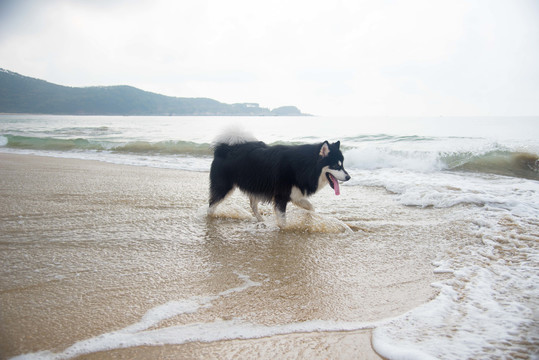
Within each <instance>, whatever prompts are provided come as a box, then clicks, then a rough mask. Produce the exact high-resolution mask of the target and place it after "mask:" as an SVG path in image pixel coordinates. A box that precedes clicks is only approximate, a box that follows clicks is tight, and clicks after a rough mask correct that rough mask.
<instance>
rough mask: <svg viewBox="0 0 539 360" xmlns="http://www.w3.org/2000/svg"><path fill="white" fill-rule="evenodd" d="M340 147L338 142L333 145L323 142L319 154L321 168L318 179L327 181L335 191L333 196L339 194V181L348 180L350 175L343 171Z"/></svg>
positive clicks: (342, 157)
mask: <svg viewBox="0 0 539 360" xmlns="http://www.w3.org/2000/svg"><path fill="white" fill-rule="evenodd" d="M340 147H341V142H340V141H337V142H336V143H333V144H330V143H329V142H327V141H324V143H322V146H321V147H320V153H319V161H320V165H321V166H322V173H321V174H320V177H321V179H324V177H325V178H326V179H327V181H328V182H329V186H331V188H332V189H333V190H335V195H339V194H340V189H339V181H348V180H350V175H348V173H347V172H346V170H344V163H343V162H344V156H343V155H342V152H341V150H340Z"/></svg>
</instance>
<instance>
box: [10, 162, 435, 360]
mask: <svg viewBox="0 0 539 360" xmlns="http://www.w3.org/2000/svg"><path fill="white" fill-rule="evenodd" d="M0 165H1V168H2V172H3V176H2V180H1V181H0V184H1V185H2V186H1V188H0V195H1V196H2V198H3V199H5V200H4V201H5V206H4V209H3V210H1V211H0V217H1V219H2V222H3V223H4V225H5V226H6V230H7V231H6V232H5V233H4V235H2V237H1V238H0V251H1V252H2V256H3V258H6V259H8V261H7V262H6V263H5V264H4V265H3V266H2V269H1V271H2V276H3V278H4V279H5V280H4V284H3V286H2V288H1V289H0V305H1V306H0V309H2V313H3V314H2V318H3V319H5V321H4V324H2V325H0V334H1V336H0V338H1V339H3V340H0V353H2V354H4V355H3V356H2V357H3V358H9V357H12V356H16V355H20V354H24V353H31V352H36V351H43V350H51V351H54V352H61V351H63V349H65V348H67V347H69V346H71V345H73V344H74V343H76V342H78V341H82V340H85V339H89V338H93V337H96V336H99V335H100V334H106V333H109V332H111V331H114V330H118V329H121V328H125V327H127V326H130V325H132V324H135V323H136V322H137V321H140V319H141V318H142V317H143V316H144V314H145V313H147V312H148V311H149V310H150V309H152V308H154V307H155V306H156V305H159V304H166V303H167V302H170V301H178V299H186V298H191V297H193V296H195V297H196V296H209V295H211V294H219V293H223V292H226V291H229V290H227V289H231V288H235V286H237V278H236V275H234V274H238V273H241V274H244V273H248V274H247V275H248V276H249V277H250V278H251V279H252V281H254V282H257V283H260V284H261V285H260V286H257V287H255V288H253V289H249V290H248V291H245V292H244V293H239V294H235V295H234V296H233V299H228V298H223V299H218V300H215V304H212V306H211V307H207V308H205V307H204V306H202V307H201V309H200V310H198V311H196V312H194V313H192V314H186V315H182V316H181V317H179V318H173V317H171V318H170V319H168V320H166V321H165V322H164V323H163V324H160V325H159V327H162V326H165V329H167V328H168V327H171V328H174V326H176V327H178V326H179V327H181V326H185V325H186V324H187V325H188V324H189V323H190V322H196V323H212V321H215V319H224V320H225V321H226V320H227V319H235V318H237V317H241V318H244V320H245V321H247V322H248V323H253V324H257V323H259V324H264V325H267V326H280V325H282V324H290V323H295V322H303V321H310V320H318V319H319V320H328V321H333V320H336V321H364V322H365V323H367V322H370V323H372V322H377V321H380V320H382V319H387V318H392V317H394V316H398V315H400V314H403V313H405V312H407V311H408V310H410V309H413V308H415V307H417V306H419V305H421V304H422V303H425V302H427V301H429V300H430V299H432V298H433V297H434V296H435V295H436V290H435V289H433V288H432V287H431V286H430V284H431V283H432V282H434V281H436V280H440V279H441V278H443V277H444V275H442V276H440V275H436V274H434V273H433V271H432V266H431V264H430V263H427V264H415V265H414V267H413V268H411V266H412V265H411V264H414V263H415V262H417V261H415V260H414V259H411V260H410V259H408V257H409V255H410V254H412V253H410V254H406V258H404V260H403V261H405V262H406V263H400V264H399V262H395V261H394V257H395V255H394V254H393V255H392V256H393V257H386V256H385V255H384V254H380V255H377V253H376V251H377V250H375V248H376V246H379V244H376V243H371V242H369V241H367V240H368V238H369V237H373V238H374V239H379V240H378V241H387V240H384V235H383V234H382V235H378V234H377V233H376V231H377V230H376V229H377V227H378V226H379V225H378V224H377V223H376V222H372V221H371V222H368V221H367V220H364V221H363V222H365V223H366V224H367V228H366V226H365V225H364V224H359V225H358V224H353V223H349V224H350V226H351V228H352V229H354V227H353V226H355V227H356V228H355V229H354V232H355V234H358V233H362V234H361V237H360V238H353V237H352V238H351V237H350V236H347V235H331V233H328V234H325V233H318V231H319V230H317V229H318V228H317V229H316V231H315V230H313V231H314V232H312V231H311V232H307V233H305V232H304V231H300V232H298V231H297V230H294V231H291V232H287V231H285V232H279V231H277V230H274V229H273V228H272V227H271V221H272V220H271V218H272V217H271V213H269V214H268V210H266V212H263V215H264V216H265V218H266V219H267V220H266V222H267V223H268V224H267V225H264V226H263V227H260V225H257V223H255V222H253V220H252V216H251V215H250V214H249V213H248V212H247V213H245V211H244V210H242V209H240V208H239V207H241V206H244V205H245V207H248V204H247V203H248V201H245V198H244V197H241V195H239V194H235V195H234V196H233V198H232V200H231V201H232V203H233V205H231V206H230V207H229V208H226V207H225V209H224V210H223V211H224V214H221V215H219V216H218V217H217V218H216V219H207V218H206V217H205V215H203V214H202V212H203V211H204V210H203V209H204V208H205V204H206V198H207V182H208V179H207V173H202V172H190V171H184V170H173V169H160V168H150V167H138V166H131V165H118V164H111V163H106V162H100V161H96V160H79V159H66V158H54V157H46V156H43V157H42V156H34V155H19V154H7V153H0ZM346 191H347V192H349V193H352V192H358V196H359V195H361V196H362V198H364V199H366V200H364V201H369V202H371V203H372V204H378V203H379V204H378V206H379V207H380V211H383V210H384V206H393V207H395V205H394V204H393V205H391V202H388V200H387V199H386V197H387V194H386V193H385V192H384V191H381V190H379V189H378V190H376V189H363V188H360V187H357V188H356V187H347V188H346ZM330 195H331V194H329V193H328V194H323V195H322V197H320V198H317V203H318V204H325V203H328V202H333V201H334V199H333V197H330ZM235 196H237V198H238V200H237V201H236V200H235ZM343 206H346V204H344V205H343ZM320 208H321V209H323V207H320ZM413 211H416V210H413ZM419 211H420V210H419ZM290 213H291V218H292V219H294V216H299V217H300V218H298V219H299V220H298V221H302V220H301V219H302V218H301V216H304V215H303V213H301V212H298V211H296V210H292V209H291V212H290ZM315 219H318V218H315ZM321 219H322V221H324V220H323V219H324V213H323V212H322V215H321ZM369 221H370V220H369ZM292 222H293V221H292ZM192 227H195V228H196V229H194V230H193V229H192ZM242 227H244V228H242ZM369 227H370V228H369ZM365 228H366V229H365ZM363 229H365V230H363ZM253 231H254V233H253ZM398 231H399V233H400V230H398ZM253 234H254V235H253ZM353 236H356V237H357V236H358V235H353ZM236 238H237V239H238V240H237V241H236V240H233V239H236ZM358 239H359V240H358ZM360 240H361V241H365V242H364V243H361V244H360V243H358V241H360ZM341 243H342V244H341ZM341 246H345V247H342V248H341ZM349 246H361V247H364V248H365V251H366V252H367V253H369V254H371V258H365V259H354V258H353V257H352V258H350V259H348V260H347V261H353V262H355V265H354V266H355V268H357V269H358V270H355V271H351V270H350V264H349V263H346V262H342V261H343V259H342V256H343V255H337V254H343V253H342V252H343V251H344V250H346V249H347V247H349ZM333 248H334V249H333ZM328 249H329V250H330V251H329V253H328V254H331V253H332V252H333V251H336V253H335V255H333V256H334V258H333V259H331V258H327V259H326V258H318V257H313V258H311V257H310V255H308V254H310V253H312V251H322V253H323V254H325V253H326V252H327V251H328ZM369 249H371V250H369ZM387 249H388V250H389V251H390V254H392V251H393V250H392V248H391V247H388V248H387ZM403 251H410V250H406V249H405V250H403ZM414 251H416V250H415V249H414ZM417 251H419V250H417ZM324 256H325V255H324ZM414 256H417V258H422V257H423V256H424V255H422V254H419V255H414ZM428 256H432V255H428ZM384 259H385V260H384ZM305 261H308V262H306V263H305ZM312 261H315V262H314V263H312V264H311V263H310V262H312ZM275 262H276V263H275ZM340 262H342V264H341V263H340ZM276 264H277V266H276ZM305 266H307V268H305ZM311 267H312V268H311ZM306 269H311V270H309V271H312V270H315V271H316V273H314V274H310V273H309V272H306ZM359 269H361V270H359ZM358 271H359V272H360V273H361V276H360V277H357V272H358ZM336 273H341V274H344V275H341V277H342V276H344V278H342V279H339V278H336V277H335V276H336V275H335V274H336ZM311 284H312V285H311ZM316 284H326V285H325V286H327V287H328V288H327V289H326V288H320V287H319V286H320V285H316ZM313 286H315V287H313ZM350 287H352V289H351V290H353V291H352V292H350V291H351V290H350V289H348V288H350ZM356 288H357V290H354V289H356ZM354 294H355V295H354ZM350 296H354V297H352V298H349V297H350ZM359 298H360V299H361V301H359V300H358V299H359ZM261 299H264V300H263V301H261ZM231 301H233V302H231ZM358 301H359V302H358ZM363 306H364V307H365V308H362V307H363ZM289 309H290V310H289ZM355 317H357V319H356V318H355ZM51 324H54V325H53V326H52V327H51ZM81 325H82V326H81ZM372 330H373V329H372V328H368V329H363V330H354V331H337V332H335V331H329V332H318V331H307V332H293V333H290V334H277V335H272V336H269V337H261V338H255V337H253V338H250V339H233V340H219V341H213V342H188V343H185V344H182V345H163V346H145V347H140V346H138V347H130V348H126V349H119V348H118V349H110V350H108V351H107V352H105V353H103V352H96V353H90V354H86V355H82V357H81V358H84V359H94V358H95V359H97V358H103V357H106V358H113V357H129V358H148V357H153V358H165V359H166V358H174V357H177V356H178V354H179V353H182V356H183V355H185V356H186V357H188V358H205V357H208V356H212V354H213V356H215V355H216V354H220V356H221V355H222V356H223V357H225V358H226V357H228V358H230V357H234V356H244V357H245V356H247V357H248V356H249V355H253V356H254V355H256V356H257V357H260V358H275V357H282V358H293V357H302V358H306V357H310V358H319V359H322V358H327V357H332V358H339V359H348V358H363V359H380V356H379V355H378V354H377V353H376V352H375V351H374V350H373V348H372V343H371V336H372Z"/></svg>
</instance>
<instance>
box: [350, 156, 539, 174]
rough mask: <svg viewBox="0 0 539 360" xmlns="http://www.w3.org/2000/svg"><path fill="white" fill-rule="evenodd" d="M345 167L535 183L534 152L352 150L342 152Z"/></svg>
mask: <svg viewBox="0 0 539 360" xmlns="http://www.w3.org/2000/svg"><path fill="white" fill-rule="evenodd" d="M344 155H345V159H346V160H345V162H346V165H347V167H348V168H350V169H357V170H376V169H387V168H398V169H404V170H411V171H421V172H433V171H442V170H449V171H461V172H473V173H484V174H496V175H504V176H512V177H519V178H525V179H532V180H539V156H538V155H537V154H534V153H529V152H520V151H511V150H489V151H485V152H471V151H462V152H438V151H414V150H394V149H387V148H365V149H352V150H349V151H347V152H345V154H344Z"/></svg>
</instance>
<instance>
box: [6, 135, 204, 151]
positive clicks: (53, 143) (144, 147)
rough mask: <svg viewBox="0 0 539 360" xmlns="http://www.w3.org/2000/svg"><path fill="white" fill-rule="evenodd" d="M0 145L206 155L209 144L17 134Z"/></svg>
mask: <svg viewBox="0 0 539 360" xmlns="http://www.w3.org/2000/svg"><path fill="white" fill-rule="evenodd" d="M0 146H3V147H7V148H12V149H26V150H47V151H77V150H79V151H88V150H94V151H110V152H117V153H133V154H147V155H152V154H164V155H193V156H209V155H211V154H212V152H211V149H210V145H209V144H206V143H196V142H191V141H181V140H179V141H174V140H167V141H158V142H149V141H129V142H113V141H104V140H102V141H95V140H88V139H84V138H76V139H58V138H53V137H32V136H18V135H3V136H0Z"/></svg>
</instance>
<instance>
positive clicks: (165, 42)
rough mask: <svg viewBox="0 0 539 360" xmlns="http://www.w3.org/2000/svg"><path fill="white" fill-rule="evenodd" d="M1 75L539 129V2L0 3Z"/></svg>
mask: <svg viewBox="0 0 539 360" xmlns="http://www.w3.org/2000/svg"><path fill="white" fill-rule="evenodd" d="M0 67H1V68H5V69H8V70H12V71H15V72H18V73H21V74H23V75H28V76H32V77H37V78H40V79H44V80H47V81H50V82H53V83H57V84H61V85H69V86H94V85H132V86H135V87H138V88H141V89H144V90H148V91H153V92H157V93H161V94H165V95H170V96H181V97H210V98H213V99H216V100H219V101H221V102H225V103H235V102H256V103H259V104H260V105H261V106H263V107H269V108H274V107H277V106H282V105H296V106H298V107H299V108H300V109H301V110H302V111H303V112H307V113H312V114H317V115H366V116H373V115H374V116H385V115H391V116H438V115H445V116H450V115H486V116H489V115H539V1H537V0H445V1H437V0H406V1H404V0H402V1H396V0H395V1H390V0H368V1H362V0H351V1H339V0H331V1H329V0H324V1H318V0H305V1H303V0H301V1H296V0H267V1H256V0H226V1H223V0H190V1H186V0H179V1H175V0H46V1H45V0H34V1H32V0H0Z"/></svg>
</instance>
